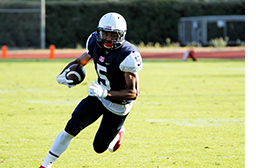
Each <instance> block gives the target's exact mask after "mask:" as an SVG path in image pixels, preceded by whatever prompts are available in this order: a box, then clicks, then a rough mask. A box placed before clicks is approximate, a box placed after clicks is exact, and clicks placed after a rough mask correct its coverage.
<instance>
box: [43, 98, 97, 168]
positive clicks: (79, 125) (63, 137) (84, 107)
mask: <svg viewBox="0 0 256 168" xmlns="http://www.w3.org/2000/svg"><path fill="white" fill-rule="evenodd" d="M100 106H102V104H101V102H100V101H99V100H98V99H97V98H96V97H90V96H89V97H87V98H85V99H83V100H82V101H81V102H80V103H79V104H78V106H77V107H76V109H75V110H74V112H73V113H72V117H71V119H70V120H69V121H68V123H67V125H66V128H65V130H64V131H62V132H61V133H60V134H59V135H57V137H56V138H55V140H54V142H53V144H52V146H51V148H50V151H49V153H48V154H47V155H46V157H45V159H44V161H43V163H42V166H41V167H42V168H50V167H51V166H52V164H53V163H54V162H55V161H56V160H57V159H58V157H59V156H60V155H61V154H62V153H63V152H64V151H65V150H66V149H67V147H68V145H69V143H70V141H71V140H72V139H73V138H74V137H75V136H76V135H77V134H78V133H79V132H80V131H81V130H83V129H84V128H85V127H87V126H88V125H90V124H92V123H93V122H95V121H96V120H97V119H98V118H99V117H100V116H101V112H100V110H99V109H98V108H99V107H100Z"/></svg>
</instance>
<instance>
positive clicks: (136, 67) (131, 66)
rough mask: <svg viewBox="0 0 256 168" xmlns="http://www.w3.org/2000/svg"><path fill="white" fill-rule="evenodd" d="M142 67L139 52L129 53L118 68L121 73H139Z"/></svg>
mask: <svg viewBox="0 0 256 168" xmlns="http://www.w3.org/2000/svg"><path fill="white" fill-rule="evenodd" d="M142 67H143V64H142V58H141V55H140V53H139V52H132V53H130V54H129V55H128V56H127V57H126V58H125V59H124V60H123V61H122V62H121V64H120V66H119V68H120V70H121V71H123V72H131V73H135V72H139V71H140V70H141V69H142Z"/></svg>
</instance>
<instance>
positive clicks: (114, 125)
mask: <svg viewBox="0 0 256 168" xmlns="http://www.w3.org/2000/svg"><path fill="white" fill-rule="evenodd" d="M126 117H127V115H126V116H119V115H116V114H114V113H111V112H109V111H107V112H105V113H104V114H103V117H102V121H101V124H100V127H99V129H98V131H97V133H96V136H95V138H94V142H93V147H94V150H95V152H97V153H102V152H104V151H106V150H107V149H108V147H109V144H110V143H111V142H112V141H113V140H114V139H115V137H117V136H119V134H118V133H119V132H120V130H121V131H124V129H122V128H123V124H124V121H125V119H126ZM123 133H124V132H123ZM123 133H122V134H121V136H123ZM117 141H118V139H117ZM120 142H121V141H120ZM120 145H121V144H120ZM120 145H119V147H120Z"/></svg>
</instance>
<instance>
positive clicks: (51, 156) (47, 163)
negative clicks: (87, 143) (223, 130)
mask: <svg viewBox="0 0 256 168" xmlns="http://www.w3.org/2000/svg"><path fill="white" fill-rule="evenodd" d="M72 138H74V136H73V135H70V134H68V133H67V132H66V131H62V132H61V133H59V135H57V137H56V138H55V140H54V142H53V144H52V146H51V148H50V151H49V153H48V154H47V155H46V157H45V159H44V161H43V163H42V166H44V167H45V168H51V167H52V165H53V163H54V162H55V161H56V160H57V159H58V157H59V156H60V155H61V154H62V153H63V152H64V151H65V150H66V149H67V147H68V145H69V143H70V141H71V140H72Z"/></svg>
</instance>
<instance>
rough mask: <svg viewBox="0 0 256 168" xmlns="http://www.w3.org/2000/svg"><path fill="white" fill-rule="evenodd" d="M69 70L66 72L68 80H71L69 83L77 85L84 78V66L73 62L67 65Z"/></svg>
mask: <svg viewBox="0 0 256 168" xmlns="http://www.w3.org/2000/svg"><path fill="white" fill-rule="evenodd" d="M69 69H70V71H69V72H68V73H67V74H66V78H67V79H68V80H73V83H70V84H71V85H77V84H79V83H81V82H82V81H83V80H84V78H85V70H84V67H83V66H82V65H80V64H73V65H71V66H70V67H69Z"/></svg>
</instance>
